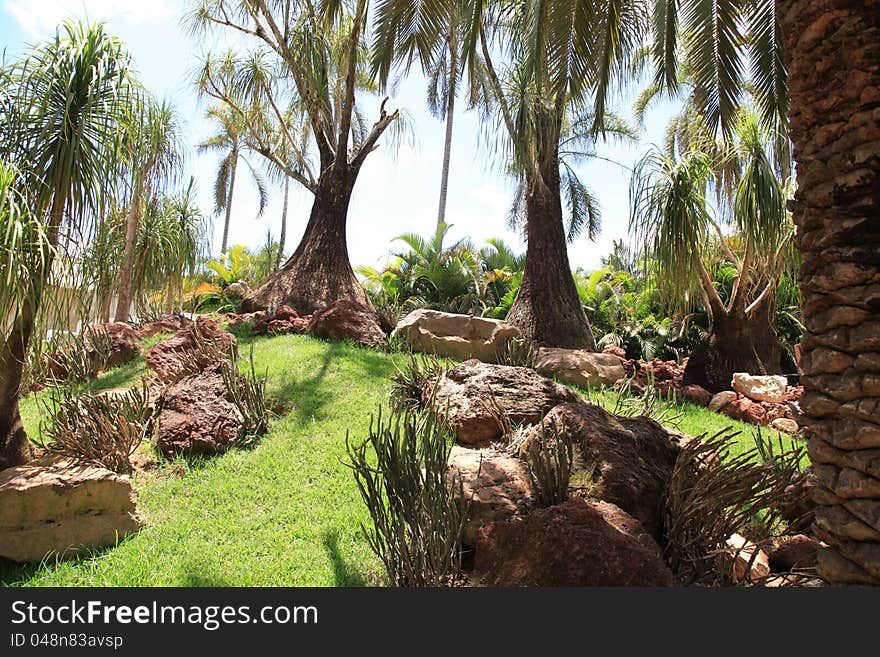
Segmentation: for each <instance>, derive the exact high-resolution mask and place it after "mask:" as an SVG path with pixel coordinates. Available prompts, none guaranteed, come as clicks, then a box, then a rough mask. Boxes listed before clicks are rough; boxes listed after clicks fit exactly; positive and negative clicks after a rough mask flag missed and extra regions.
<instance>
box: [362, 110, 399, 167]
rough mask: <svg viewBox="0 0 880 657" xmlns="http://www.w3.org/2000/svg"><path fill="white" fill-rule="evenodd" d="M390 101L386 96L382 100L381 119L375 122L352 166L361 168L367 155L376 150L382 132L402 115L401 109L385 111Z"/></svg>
mask: <svg viewBox="0 0 880 657" xmlns="http://www.w3.org/2000/svg"><path fill="white" fill-rule="evenodd" d="M387 103H388V98H387V97H386V98H385V99H384V100H383V101H382V106H381V107H380V109H379V120H378V121H376V123H374V124H373V129H372V130H371V131H370V134H369V135H368V136H367V138H366V140H365V141H364V143H363V144H362V145H361V148H360V150H359V151H358V154H357V155H356V156H355V158H354V160H352V163H351V165H352V167H354V168H355V169H360V167H361V166H362V165H363V163H364V160H366V159H367V155H369V154H370V153H372V152H373V151H374V150H376V142H378V141H379V137H381V136H382V133H383V132H385V130H387V129H388V126H390V125H391V124H392V123H393V122H394V121H395V120H396V119H397V117H398V116H400V110H394V112H393V113H392V114H388V112H386V111H385V105H386V104H387Z"/></svg>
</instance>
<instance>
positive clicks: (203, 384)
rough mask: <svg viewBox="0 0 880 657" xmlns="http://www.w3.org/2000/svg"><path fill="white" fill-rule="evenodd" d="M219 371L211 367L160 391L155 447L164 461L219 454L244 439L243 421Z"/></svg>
mask: <svg viewBox="0 0 880 657" xmlns="http://www.w3.org/2000/svg"><path fill="white" fill-rule="evenodd" d="M222 367H223V365H222V364H220V363H218V364H215V365H213V366H211V367H209V368H208V369H206V370H203V371H202V372H198V373H196V374H191V375H189V376H185V377H183V378H182V379H180V380H178V381H177V382H175V383H173V384H171V385H169V386H167V387H166V388H165V389H164V390H163V391H162V394H161V396H160V398H159V404H160V408H161V411H160V413H159V432H158V436H157V438H156V446H157V447H158V448H159V451H161V452H162V454H163V455H165V456H166V457H168V458H171V457H174V456H177V455H178V454H186V455H189V456H192V455H196V454H201V455H205V456H210V455H213V454H221V453H223V452H225V451H226V450H228V449H230V448H231V447H234V446H235V445H236V444H238V442H239V441H240V440H241V439H242V438H243V437H244V429H245V427H244V418H243V417H242V415H241V412H240V411H239V410H238V408H237V407H236V406H235V404H233V403H232V401H231V400H230V397H229V391H228V388H227V386H226V382H225V380H224V379H223V374H222Z"/></svg>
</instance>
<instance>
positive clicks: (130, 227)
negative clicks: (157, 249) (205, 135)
mask: <svg viewBox="0 0 880 657" xmlns="http://www.w3.org/2000/svg"><path fill="white" fill-rule="evenodd" d="M135 131H136V134H135V135H134V137H133V138H134V139H135V140H136V141H135V142H134V143H135V144H136V146H134V147H133V151H132V153H131V159H132V164H131V180H132V182H131V189H132V195H131V198H130V200H129V209H128V223H127V225H126V231H125V252H124V256H123V261H122V266H121V268H120V270H119V299H118V300H117V302H116V321H117V322H127V321H129V319H130V318H131V306H132V301H133V300H134V297H135V294H136V292H137V287H136V285H135V283H136V278H135V266H136V263H135V258H136V253H137V242H138V230H139V228H140V222H141V215H142V214H143V212H144V211H145V210H146V209H148V208H150V207H151V206H152V205H154V204H155V203H156V201H157V198H158V197H159V194H161V193H162V192H163V191H164V189H165V188H166V186H167V185H168V184H170V183H173V182H174V181H175V180H176V178H177V176H178V175H179V173H180V168H181V166H182V164H183V144H182V135H181V126H180V123H179V121H178V118H177V114H176V112H175V110H174V107H173V106H172V105H171V104H170V103H169V102H168V101H162V102H161V103H157V102H155V101H154V100H153V99H152V98H147V99H146V102H145V103H144V105H143V107H142V108H141V111H140V112H139V116H138V123H137V125H136V126H135Z"/></svg>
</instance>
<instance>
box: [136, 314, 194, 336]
mask: <svg viewBox="0 0 880 657" xmlns="http://www.w3.org/2000/svg"><path fill="white" fill-rule="evenodd" d="M192 323H193V321H192V320H191V319H190V318H189V317H187V316H186V315H183V314H181V313H175V314H173V315H163V316H162V317H160V318H159V319H157V320H156V321H155V322H150V323H148V324H144V325H143V326H141V327H140V328H139V329H138V330H137V334H138V337H139V338H140V339H141V340H143V339H144V338H152V337H155V336H157V335H164V334H166V333H167V334H172V333H177V332H178V331H179V330H181V329H184V328H186V327H187V326H192Z"/></svg>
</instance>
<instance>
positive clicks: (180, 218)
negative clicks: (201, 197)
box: [162, 178, 207, 313]
mask: <svg viewBox="0 0 880 657" xmlns="http://www.w3.org/2000/svg"><path fill="white" fill-rule="evenodd" d="M165 218H166V222H167V224H168V232H169V234H170V243H171V247H172V248H171V251H170V253H169V257H167V258H166V259H165V262H164V263H163V265H164V266H163V267H162V269H163V270H164V271H163V273H164V277H165V279H166V280H167V282H168V289H167V293H166V311H167V312H169V313H171V312H174V311H175V310H180V309H181V308H182V306H183V278H184V276H186V275H193V274H195V273H196V270H197V269H198V266H199V264H200V263H201V261H202V256H203V255H205V252H206V251H207V248H206V244H205V242H206V239H205V238H206V232H207V231H206V222H205V220H204V217H203V216H202V213H201V211H200V210H199V208H198V206H197V205H196V200H195V180H194V179H193V178H190V179H189V184H188V185H187V187H186V189H185V190H184V191H183V192H182V193H181V194H180V195H178V196H177V197H175V198H171V199H166V200H165Z"/></svg>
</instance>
